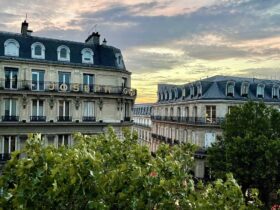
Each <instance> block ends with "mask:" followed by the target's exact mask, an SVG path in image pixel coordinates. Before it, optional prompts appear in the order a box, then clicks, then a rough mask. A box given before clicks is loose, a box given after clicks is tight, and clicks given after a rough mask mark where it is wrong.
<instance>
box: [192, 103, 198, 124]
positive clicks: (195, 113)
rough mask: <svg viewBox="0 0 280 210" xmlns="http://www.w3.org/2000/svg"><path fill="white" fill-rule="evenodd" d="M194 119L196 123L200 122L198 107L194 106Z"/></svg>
mask: <svg viewBox="0 0 280 210" xmlns="http://www.w3.org/2000/svg"><path fill="white" fill-rule="evenodd" d="M193 117H194V121H195V122H196V121H197V120H198V116H197V106H194V108H193Z"/></svg>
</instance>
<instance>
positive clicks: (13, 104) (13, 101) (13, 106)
mask: <svg viewBox="0 0 280 210" xmlns="http://www.w3.org/2000/svg"><path fill="white" fill-rule="evenodd" d="M11 103H12V112H11V114H12V116H16V115H17V113H16V108H17V105H16V103H17V101H16V100H15V99H12V102H11Z"/></svg>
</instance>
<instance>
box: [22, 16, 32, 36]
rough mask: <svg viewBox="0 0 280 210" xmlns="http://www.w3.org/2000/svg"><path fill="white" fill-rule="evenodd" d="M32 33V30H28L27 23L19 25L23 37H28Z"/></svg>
mask: <svg viewBox="0 0 280 210" xmlns="http://www.w3.org/2000/svg"><path fill="white" fill-rule="evenodd" d="M31 33H32V30H28V23H27V22H26V20H25V21H23V22H22V24H21V34H22V35H24V36H27V35H28V36H30V35H31Z"/></svg>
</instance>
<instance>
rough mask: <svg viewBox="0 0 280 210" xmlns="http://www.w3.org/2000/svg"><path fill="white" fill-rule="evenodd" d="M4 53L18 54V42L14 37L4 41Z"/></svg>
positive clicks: (8, 54)
mask: <svg viewBox="0 0 280 210" xmlns="http://www.w3.org/2000/svg"><path fill="white" fill-rule="evenodd" d="M4 47H5V55H7V56H19V43H18V42H17V41H16V40H14V39H8V40H7V41H5V43H4Z"/></svg>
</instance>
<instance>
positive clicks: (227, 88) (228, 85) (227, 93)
mask: <svg viewBox="0 0 280 210" xmlns="http://www.w3.org/2000/svg"><path fill="white" fill-rule="evenodd" d="M231 85H232V86H233V88H232V92H230V91H229V90H230V88H229V87H230V86H231ZM234 91H235V82H232V81H230V82H228V83H227V86H226V96H229V93H232V96H234Z"/></svg>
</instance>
